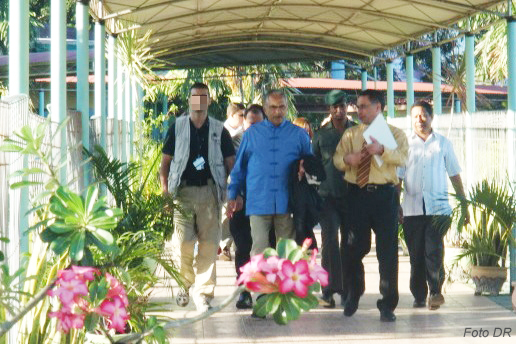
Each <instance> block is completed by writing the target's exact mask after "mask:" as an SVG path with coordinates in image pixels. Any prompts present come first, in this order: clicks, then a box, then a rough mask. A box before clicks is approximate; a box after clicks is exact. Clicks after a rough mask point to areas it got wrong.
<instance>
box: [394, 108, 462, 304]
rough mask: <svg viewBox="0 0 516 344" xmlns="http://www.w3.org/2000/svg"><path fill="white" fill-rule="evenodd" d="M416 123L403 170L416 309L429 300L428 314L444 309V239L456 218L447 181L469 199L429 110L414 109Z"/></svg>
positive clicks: (411, 286)
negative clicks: (435, 128)
mask: <svg viewBox="0 0 516 344" xmlns="http://www.w3.org/2000/svg"><path fill="white" fill-rule="evenodd" d="M411 117H412V124H413V128H414V132H413V133H412V134H411V135H410V136H409V137H408V141H409V157H408V160H407V164H406V168H405V169H401V170H400V174H401V175H402V176H401V177H402V179H403V183H404V185H405V188H404V192H403V203H402V210H403V224H404V225H403V229H404V232H405V240H406V242H407V247H408V250H409V254H410V291H411V292H412V295H413V296H414V304H413V306H414V307H416V308H417V307H425V306H426V300H427V295H428V294H429V296H428V308H429V309H431V310H436V309H438V308H439V307H440V306H441V305H442V304H443V303H444V297H443V295H442V294H441V289H442V285H443V282H444V264H443V258H444V243H443V237H444V235H445V234H446V232H447V230H448V229H449V227H450V224H451V219H450V214H451V212H452V209H451V207H450V205H449V203H448V178H447V177H449V179H450V180H451V182H452V185H453V188H454V189H455V192H456V193H457V195H459V196H462V197H464V190H463V187H462V180H461V178H460V171H461V170H460V166H459V163H458V161H457V158H456V156H455V153H454V151H453V147H452V144H451V142H450V140H448V139H447V138H446V137H444V136H442V135H440V134H438V133H436V132H435V131H434V130H433V129H432V120H433V113H432V107H431V106H430V104H428V103H427V102H424V101H420V102H417V103H415V104H414V105H413V106H412V109H411ZM400 218H401V217H400ZM467 219H468V217H467ZM466 221H468V220H466Z"/></svg>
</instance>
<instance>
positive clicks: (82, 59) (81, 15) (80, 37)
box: [75, 0, 91, 186]
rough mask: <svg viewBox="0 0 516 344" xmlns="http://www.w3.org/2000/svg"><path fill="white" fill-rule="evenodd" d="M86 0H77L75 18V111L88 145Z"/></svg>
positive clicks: (86, 171) (86, 176) (87, 168)
mask: <svg viewBox="0 0 516 344" xmlns="http://www.w3.org/2000/svg"><path fill="white" fill-rule="evenodd" d="M88 10H89V7H88V1H87V0H83V1H77V5H76V7H75V11H76V13H75V20H76V29H77V97H76V102H77V111H79V112H80V113H81V123H82V146H83V147H84V148H86V149H88V150H91V147H90V83H89V74H90V67H89V66H90V42H89V41H90V35H89V21H88V18H89V13H88ZM89 175H90V166H89V164H85V165H84V166H83V183H84V186H87V185H88V184H89V180H90V178H89Z"/></svg>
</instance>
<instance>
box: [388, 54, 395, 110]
mask: <svg viewBox="0 0 516 344" xmlns="http://www.w3.org/2000/svg"><path fill="white" fill-rule="evenodd" d="M387 116H389V117H391V118H393V117H394V64H393V63H392V61H388V62H387Z"/></svg>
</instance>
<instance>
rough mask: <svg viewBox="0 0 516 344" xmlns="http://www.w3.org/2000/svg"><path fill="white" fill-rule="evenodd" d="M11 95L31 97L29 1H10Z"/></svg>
mask: <svg viewBox="0 0 516 344" xmlns="http://www.w3.org/2000/svg"><path fill="white" fill-rule="evenodd" d="M9 94H11V95H15V94H25V95H27V96H28V95H29V0H10V1H9Z"/></svg>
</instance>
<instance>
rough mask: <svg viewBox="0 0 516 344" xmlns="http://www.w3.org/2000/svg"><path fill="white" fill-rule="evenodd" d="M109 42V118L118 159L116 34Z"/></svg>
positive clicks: (113, 146) (113, 150)
mask: <svg viewBox="0 0 516 344" xmlns="http://www.w3.org/2000/svg"><path fill="white" fill-rule="evenodd" d="M108 43H109V59H108V118H109V119H110V120H111V121H112V123H113V125H112V130H113V136H112V145H111V149H112V154H113V158H115V159H118V158H119V153H118V144H117V143H118V140H119V138H118V120H117V119H118V116H117V106H116V101H115V97H116V94H117V84H116V73H117V61H116V53H115V49H116V35H110V36H109V38H108Z"/></svg>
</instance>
